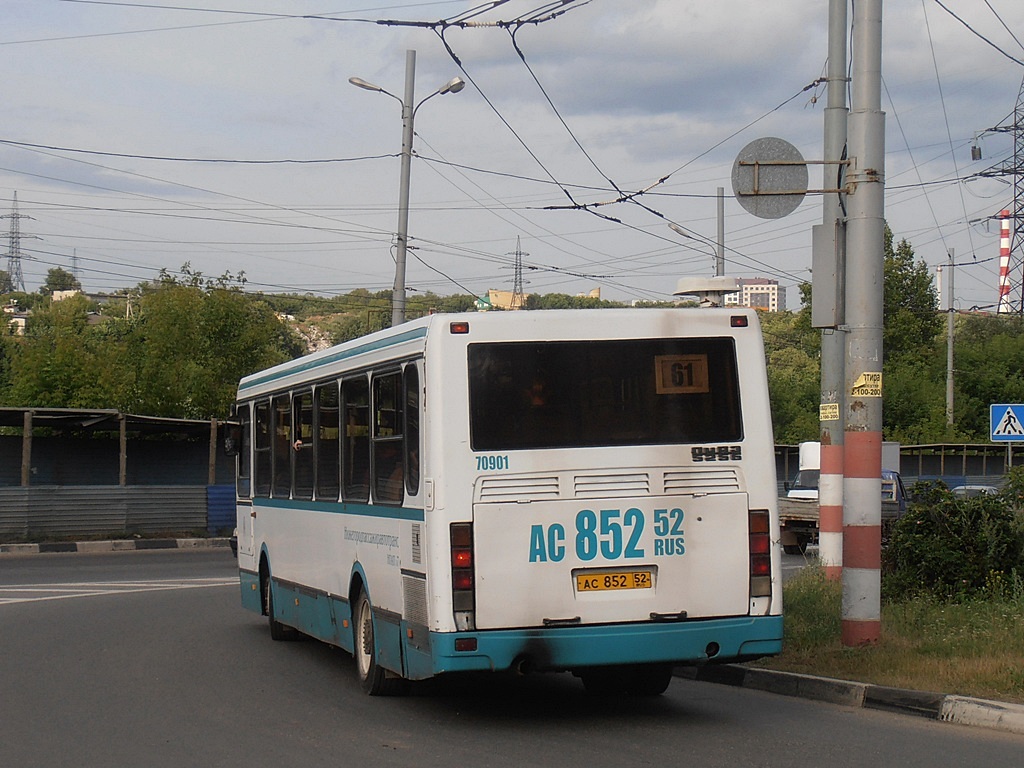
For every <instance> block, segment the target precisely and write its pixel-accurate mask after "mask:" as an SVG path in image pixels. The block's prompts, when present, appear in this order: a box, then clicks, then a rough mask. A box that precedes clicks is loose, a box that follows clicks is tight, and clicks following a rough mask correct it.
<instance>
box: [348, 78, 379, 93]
mask: <svg viewBox="0 0 1024 768" xmlns="http://www.w3.org/2000/svg"><path fill="white" fill-rule="evenodd" d="M348 81H349V82H350V83H352V85H354V86H355V87H356V88H362V89H363V90H366V91H377V92H378V93H383V92H384V89H383V88H381V87H380V86H379V85H374V84H373V83H368V82H366V81H365V80H363V79H362V78H361V77H350V78H349V79H348Z"/></svg>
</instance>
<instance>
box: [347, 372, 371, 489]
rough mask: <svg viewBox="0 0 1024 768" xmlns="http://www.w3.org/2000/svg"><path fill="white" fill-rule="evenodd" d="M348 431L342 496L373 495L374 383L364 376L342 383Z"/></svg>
mask: <svg viewBox="0 0 1024 768" xmlns="http://www.w3.org/2000/svg"><path fill="white" fill-rule="evenodd" d="M341 400H342V410H343V415H344V418H345V421H344V425H345V433H344V437H343V438H342V447H341V463H342V498H344V499H345V501H368V500H369V498H370V386H369V383H368V382H367V381H366V378H365V377H363V376H360V377H358V378H354V379H346V380H345V381H344V382H342V385H341Z"/></svg>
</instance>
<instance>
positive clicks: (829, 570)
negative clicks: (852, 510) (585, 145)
mask: <svg viewBox="0 0 1024 768" xmlns="http://www.w3.org/2000/svg"><path fill="white" fill-rule="evenodd" d="M848 2H849V0H829V14H828V73H827V74H828V106H827V107H826V108H825V141H824V153H823V159H824V161H825V163H824V165H823V166H822V167H823V168H824V179H823V184H822V189H824V190H829V189H836V190H838V189H839V188H840V187H842V184H841V183H840V180H841V179H842V178H843V176H844V168H845V166H843V165H840V163H841V161H842V160H843V155H844V153H845V150H846V123H847V119H848V115H849V110H848V109H847V107H846V83H847V77H846V34H847V26H846V25H847V3H848ZM840 194H841V193H840V192H838V191H836V192H828V191H826V192H824V193H823V197H822V225H821V229H820V234H818V236H817V237H815V243H814V247H815V249H816V250H817V249H820V250H821V251H823V253H820V254H818V256H817V259H816V265H817V264H821V263H827V264H828V267H827V268H826V269H824V270H822V269H820V268H819V269H818V270H816V272H819V271H820V272H824V274H816V273H815V274H813V275H812V280H813V281H814V282H813V288H814V289H815V290H814V296H813V301H812V306H814V305H817V304H818V302H819V301H829V302H830V303H832V304H833V307H832V309H833V311H831V312H829V313H827V314H828V315H830V322H829V324H830V326H831V327H829V328H826V329H825V330H823V331H822V334H821V407H820V409H819V420H820V432H821V435H820V440H821V465H820V466H821V476H820V479H819V481H818V504H819V509H820V512H819V517H818V546H819V553H818V554H819V557H820V558H821V564H822V567H823V568H824V569H825V575H826V576H827V577H828V578H830V579H835V580H838V579H839V578H840V577H841V575H842V568H843V420H842V414H843V401H844V398H843V383H844V382H843V371H844V369H845V367H846V366H845V359H846V338H845V333H844V330H845V323H846V318H845V315H846V308H845V296H844V293H845V271H846V222H845V219H844V214H843V210H842V200H841V199H840ZM819 281H820V282H819ZM829 282H830V283H831V285H830V286H828V288H829V289H830V290H827V292H826V291H825V290H822V288H825V286H823V285H822V283H829ZM826 297H827V298H826Z"/></svg>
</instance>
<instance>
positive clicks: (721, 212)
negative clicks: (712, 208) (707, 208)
mask: <svg viewBox="0 0 1024 768" xmlns="http://www.w3.org/2000/svg"><path fill="white" fill-rule="evenodd" d="M724 274H725V187H719V188H718V249H717V253H716V256H715V275H716V276H718V277H721V276H722V275H724Z"/></svg>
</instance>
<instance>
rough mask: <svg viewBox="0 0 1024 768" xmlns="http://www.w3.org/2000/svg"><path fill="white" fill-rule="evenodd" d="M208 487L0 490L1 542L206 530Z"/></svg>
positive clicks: (72, 487)
mask: <svg viewBox="0 0 1024 768" xmlns="http://www.w3.org/2000/svg"><path fill="white" fill-rule="evenodd" d="M206 496H207V492H206V486H181V485H171V486H152V485H150V486H126V487H123V488H122V487H120V486H116V485H115V486H110V485H107V486H95V485H94V486H88V485H86V486H34V487H30V488H0V537H2V538H3V539H4V540H7V541H17V540H22V539H26V538H32V537H37V536H40V535H50V536H78V535H101V534H124V533H185V532H189V531H201V530H203V529H205V528H206V527H207V515H206V504H207V502H206Z"/></svg>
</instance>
